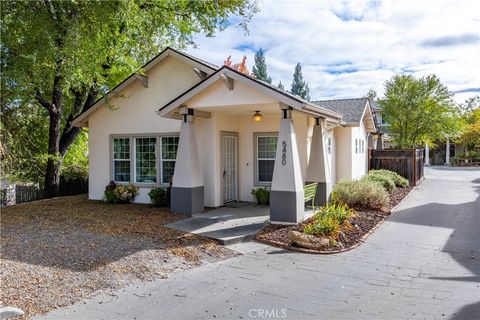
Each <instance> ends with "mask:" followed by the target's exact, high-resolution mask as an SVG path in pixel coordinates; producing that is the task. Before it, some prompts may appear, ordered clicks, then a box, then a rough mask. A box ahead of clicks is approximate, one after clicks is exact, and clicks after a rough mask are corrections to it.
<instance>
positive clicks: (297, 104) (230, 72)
mask: <svg viewBox="0 0 480 320" xmlns="http://www.w3.org/2000/svg"><path fill="white" fill-rule="evenodd" d="M224 76H226V77H229V78H231V79H233V80H234V81H239V82H241V83H243V84H246V85H248V86H251V87H253V88H255V89H257V90H259V91H261V92H262V93H264V94H266V95H268V96H270V97H272V98H274V99H276V100H278V101H279V102H282V103H284V104H286V105H288V106H290V107H292V108H294V109H296V110H298V111H302V112H305V113H309V114H311V115H313V116H319V117H325V118H329V119H330V120H333V121H335V122H340V120H341V119H342V115H341V114H340V113H338V112H336V111H334V110H330V109H327V108H323V107H321V106H318V105H316V104H313V103H312V102H309V101H307V100H305V99H302V98H300V97H299V96H296V95H294V94H291V93H289V92H286V91H283V90H281V89H279V88H277V87H275V86H273V85H271V84H269V83H266V82H264V81H260V80H258V79H255V78H253V77H250V76H248V75H246V74H243V73H241V72H239V71H237V70H235V69H232V68H230V67H228V66H223V67H221V68H220V69H218V70H217V71H215V72H214V73H212V74H211V75H210V76H208V77H207V78H206V79H204V80H203V81H201V82H199V83H198V84H197V85H195V86H193V87H192V88H190V89H188V90H187V91H185V92H184V93H182V94H180V95H179V96H178V97H176V98H175V99H173V100H172V101H170V102H169V103H167V104H166V105H164V106H161V107H159V110H158V111H157V113H158V114H159V115H161V116H167V117H168V116H169V115H172V114H173V113H174V112H175V110H176V109H177V108H179V107H180V106H182V104H184V103H185V102H186V101H188V100H189V99H191V98H192V97H193V96H195V95H197V94H198V93H200V92H201V91H203V90H204V89H206V88H208V87H209V86H210V85H212V84H213V83H215V82H216V81H218V80H219V79H221V77H224Z"/></svg>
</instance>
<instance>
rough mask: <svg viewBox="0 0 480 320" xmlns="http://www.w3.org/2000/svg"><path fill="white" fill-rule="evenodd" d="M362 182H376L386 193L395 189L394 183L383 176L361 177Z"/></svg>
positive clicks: (375, 174)
mask: <svg viewBox="0 0 480 320" xmlns="http://www.w3.org/2000/svg"><path fill="white" fill-rule="evenodd" d="M362 180H364V181H373V182H377V183H379V184H380V185H381V186H382V187H383V188H384V189H385V190H386V191H388V192H392V191H393V190H394V189H395V181H393V179H392V178H391V177H390V176H388V175H385V174H380V173H369V174H367V175H365V176H363V177H362Z"/></svg>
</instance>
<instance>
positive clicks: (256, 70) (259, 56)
mask: <svg viewBox="0 0 480 320" xmlns="http://www.w3.org/2000/svg"><path fill="white" fill-rule="evenodd" d="M252 71H253V75H254V76H255V78H257V79H258V80H262V81H265V82H268V83H272V78H271V77H270V76H269V75H268V72H267V64H266V62H265V54H264V52H263V50H262V48H260V49H259V50H258V51H257V52H256V53H255V65H254V66H253V69H252Z"/></svg>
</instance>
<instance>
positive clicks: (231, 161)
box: [222, 133, 238, 203]
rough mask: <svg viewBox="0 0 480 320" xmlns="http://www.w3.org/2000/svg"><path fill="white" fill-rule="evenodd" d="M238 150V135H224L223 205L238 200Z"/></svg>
mask: <svg viewBox="0 0 480 320" xmlns="http://www.w3.org/2000/svg"><path fill="white" fill-rule="evenodd" d="M237 150H238V135H237V134H235V133H223V134H222V176H223V203H227V202H231V201H235V200H237V193H238V192H237V189H238V187H237V182H238V170H237Z"/></svg>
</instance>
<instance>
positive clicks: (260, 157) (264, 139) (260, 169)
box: [255, 134, 278, 185]
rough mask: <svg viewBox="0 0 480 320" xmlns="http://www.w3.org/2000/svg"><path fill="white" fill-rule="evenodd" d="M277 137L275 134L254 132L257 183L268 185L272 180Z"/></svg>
mask: <svg viewBox="0 0 480 320" xmlns="http://www.w3.org/2000/svg"><path fill="white" fill-rule="evenodd" d="M277 139H278V138H277V135H276V134H256V136H255V149H256V150H255V154H256V173H255V180H256V183H257V184H260V185H261V184H264V185H265V184H266V185H268V184H270V183H271V182H272V177H273V167H274V165H275V153H276V150H277Z"/></svg>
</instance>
